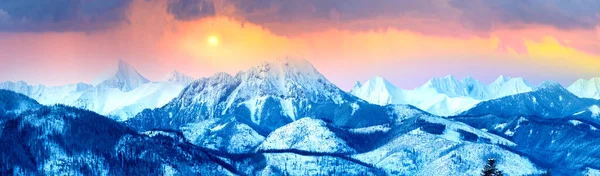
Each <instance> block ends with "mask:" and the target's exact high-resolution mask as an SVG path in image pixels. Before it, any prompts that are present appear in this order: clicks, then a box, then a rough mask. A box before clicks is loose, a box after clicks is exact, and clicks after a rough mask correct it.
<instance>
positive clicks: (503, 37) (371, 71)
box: [0, 0, 600, 90]
mask: <svg viewBox="0 0 600 176" xmlns="http://www.w3.org/2000/svg"><path fill="white" fill-rule="evenodd" d="M164 6H165V4H161V3H157V2H153V1H152V2H150V1H141V0H139V1H135V2H134V4H133V5H131V6H130V9H129V21H128V23H123V24H120V25H118V26H117V27H114V28H110V29H103V30H99V31H94V32H82V31H67V32H65V31H59V32H16V33H15V32H0V58H1V61H2V63H3V64H0V70H2V71H1V73H2V74H0V80H13V81H16V80H25V81H27V82H30V83H42V84H49V85H59V84H65V83H75V82H92V81H94V80H95V79H97V78H98V76H99V75H102V74H106V73H107V70H111V69H114V67H116V60H117V59H119V58H121V59H123V60H125V61H128V62H129V63H130V64H132V65H134V66H135V67H136V68H137V69H138V71H139V72H140V73H141V74H142V75H144V76H146V77H148V78H149V79H151V80H158V79H160V78H162V77H163V75H165V74H166V73H167V72H169V71H172V70H175V69H176V70H178V71H181V72H183V73H185V74H188V75H190V76H193V77H196V78H199V77H203V76H210V75H212V74H214V73H215V72H229V73H232V74H234V73H236V72H237V71H239V70H241V69H245V68H248V67H250V66H252V65H255V64H257V63H259V62H262V61H264V60H269V59H274V58H277V57H288V56H289V57H300V58H306V59H308V60H310V61H311V62H312V63H313V64H314V65H315V67H317V69H319V71H321V72H322V73H323V74H324V75H325V76H326V77H328V78H329V79H330V80H331V81H332V82H334V83H336V84H337V85H338V86H340V87H342V88H343V89H346V90H348V89H349V88H351V87H352V86H353V84H354V83H355V82H356V81H358V80H361V81H364V80H366V79H369V78H371V77H373V76H383V77H385V78H387V79H389V80H391V81H392V82H393V83H394V84H396V85H398V86H400V87H403V88H414V87H415V86H418V85H420V84H423V83H424V82H426V81H427V80H428V79H429V78H431V77H440V76H445V75H447V74H453V75H455V76H457V77H459V78H460V77H464V76H473V77H474V78H476V79H480V80H483V81H484V82H490V81H491V80H493V79H495V78H496V77H498V76H499V75H500V74H503V75H507V76H520V77H525V78H526V79H527V80H530V81H531V82H532V83H539V82H540V81H542V80H556V81H559V82H561V83H563V84H570V83H571V82H573V81H575V80H576V79H577V78H589V77H596V76H600V69H599V68H600V50H599V48H600V26H597V27H596V28H595V29H559V28H556V27H552V26H547V25H539V24H537V25H534V24H530V25H527V24H526V25H522V26H520V27H519V28H514V27H511V26H506V27H503V26H502V25H496V26H495V28H494V29H493V30H491V31H474V30H471V29H468V28H466V27H464V26H463V25H461V24H458V23H455V22H452V21H448V22H443V21H436V20H433V21H431V20H427V19H414V18H413V19H410V18H394V19H377V18H374V19H371V20H356V21H348V22H340V23H338V24H334V25H331V24H325V23H327V22H321V21H318V20H316V21H307V22H302V21H298V22H295V23H294V22H291V24H290V25H289V26H287V27H281V26H285V24H262V25H261V24H255V23H252V22H249V21H245V20H244V19H242V18H238V17H236V16H234V15H231V16H227V15H217V16H215V17H207V18H201V19H195V20H187V21H181V20H176V19H175V18H174V17H173V16H172V15H171V14H169V13H168V12H167V11H165V10H164V9H165V7H164ZM222 11H227V9H224V10H222ZM390 23H394V24H406V25H411V27H410V28H398V27H395V26H388V27H385V26H386V24H390ZM302 25H313V27H307V30H306V31H305V32H290V33H281V32H275V31H276V30H278V28H292V27H297V28H296V29H303V28H301V27H302ZM317 25H323V26H324V27H319V28H314V26H317ZM361 25H364V26H379V27H378V28H376V29H372V30H352V29H350V28H345V27H344V26H361ZM327 26H330V27H327ZM211 36H214V37H216V38H218V40H219V43H218V44H217V45H211V44H210V43H209V42H208V40H209V37H211Z"/></svg>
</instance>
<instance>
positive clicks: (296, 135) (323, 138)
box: [258, 118, 355, 154]
mask: <svg viewBox="0 0 600 176" xmlns="http://www.w3.org/2000/svg"><path fill="white" fill-rule="evenodd" d="M317 144H318V145H317ZM289 149H295V150H301V151H309V152H319V153H336V154H350V153H354V152H355V151H354V149H352V148H350V147H349V146H348V145H347V144H346V142H345V141H344V140H342V139H340V138H339V137H337V136H336V135H335V133H333V132H332V131H331V130H329V128H328V127H327V126H326V123H325V122H324V121H323V120H319V119H312V118H302V119H300V120H297V121H295V122H292V123H290V124H287V125H285V126H283V127H281V128H278V129H276V130H275V131H273V132H272V133H271V134H269V136H268V137H267V138H266V139H265V141H264V142H263V143H262V144H261V145H260V146H259V148H258V150H263V151H264V150H267V151H268V150H289Z"/></svg>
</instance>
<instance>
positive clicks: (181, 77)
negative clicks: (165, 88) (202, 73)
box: [163, 70, 194, 84]
mask: <svg viewBox="0 0 600 176" xmlns="http://www.w3.org/2000/svg"><path fill="white" fill-rule="evenodd" d="M163 80H164V81H166V82H169V83H180V84H189V83H191V82H192V81H194V78H192V77H190V76H187V75H185V74H183V73H181V72H179V71H177V70H173V71H172V72H169V74H167V75H166V76H165V77H164V78H163Z"/></svg>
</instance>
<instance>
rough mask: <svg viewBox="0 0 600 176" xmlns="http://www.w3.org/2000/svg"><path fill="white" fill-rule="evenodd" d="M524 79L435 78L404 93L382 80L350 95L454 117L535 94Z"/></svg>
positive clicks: (374, 80) (368, 84)
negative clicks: (497, 101)
mask: <svg viewBox="0 0 600 176" xmlns="http://www.w3.org/2000/svg"><path fill="white" fill-rule="evenodd" d="M533 89H534V88H533V86H531V85H529V84H528V83H527V82H526V81H524V80H523V79H522V78H506V77H503V76H500V77H499V78H498V79H497V80H496V81H494V82H492V83H491V84H489V85H487V86H486V85H485V84H483V83H481V82H480V81H477V80H475V79H473V78H471V77H467V78H465V79H463V80H461V81H459V80H457V79H456V78H455V77H453V76H451V75H449V76H446V77H443V78H433V79H431V80H429V81H428V82H427V83H425V84H424V85H423V86H421V87H418V88H416V89H413V90H403V89H400V88H398V87H396V86H394V85H392V84H391V83H390V82H388V81H386V80H385V79H384V78H381V77H374V78H373V79H370V80H368V81H367V82H365V83H364V84H360V83H359V84H357V85H356V86H355V87H354V88H353V89H352V90H351V91H350V93H351V94H352V95H355V96H357V97H360V98H362V99H364V100H366V101H368V102H370V103H373V104H378V105H388V104H408V105H413V106H416V107H418V108H420V109H423V110H425V111H427V112H429V113H432V114H436V115H440V116H452V115H456V114H458V113H460V112H463V111H466V110H468V109H470V108H472V107H473V106H475V105H476V104H477V103H479V102H481V101H485V100H489V99H494V98H500V97H504V96H508V95H513V94H517V93H523V92H529V91H532V90H533Z"/></svg>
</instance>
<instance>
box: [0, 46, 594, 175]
mask: <svg viewBox="0 0 600 176" xmlns="http://www.w3.org/2000/svg"><path fill="white" fill-rule="evenodd" d="M121 67H123V69H121ZM121 71H122V73H121ZM173 75H175V76H172V77H173V78H176V79H175V80H188V81H189V79H181V78H185V77H181V76H177V75H180V74H173ZM142 78H143V77H142V76H139V73H137V71H135V69H132V68H131V67H128V66H127V64H124V63H120V64H119V72H117V74H116V76H114V77H113V78H111V79H107V81H104V82H102V83H100V84H98V85H95V86H92V85H86V84H81V85H72V86H70V87H69V86H64V87H63V89H67V88H66V87H68V88H69V89H68V90H70V91H71V92H79V91H77V90H79V89H82V90H85V91H84V92H86V91H87V90H92V89H96V90H98V89H102V90H111V91H118V92H122V93H124V94H128V93H129V92H135V91H136V90H141V89H142V88H143V87H145V86H150V85H158V84H164V85H173V84H174V82H175V83H177V82H179V81H174V82H173V81H163V82H159V83H153V82H149V81H148V80H147V79H145V78H143V79H142ZM167 80H168V79H167ZM578 82H579V81H578ZM594 86H595V84H594V82H593V80H592V81H585V80H582V81H581V83H576V84H574V85H573V86H570V87H569V88H567V89H565V88H563V87H562V86H561V85H559V84H557V83H552V82H545V83H542V84H540V85H539V86H537V87H534V86H531V85H530V84H528V83H527V82H526V81H525V80H523V79H521V78H505V77H500V78H498V79H497V80H496V81H494V82H493V83H491V84H489V85H485V84H483V83H481V82H479V81H477V80H474V79H473V78H465V79H463V80H460V81H459V80H457V79H456V78H454V77H452V76H447V77H444V78H435V79H432V80H430V81H428V82H427V83H426V84H425V85H423V86H421V87H419V88H416V89H414V90H403V89H400V88H397V87H396V86H393V85H392V84H391V83H389V82H388V81H386V80H385V79H383V78H380V77H375V78H373V79H371V80H369V81H367V82H365V84H357V86H355V88H354V89H353V90H352V91H351V92H345V91H343V90H341V89H340V88H338V87H337V86H335V85H334V84H333V83H331V82H329V81H328V80H327V78H325V76H323V75H322V74H321V73H319V72H318V71H317V70H316V69H315V68H314V67H313V66H312V64H310V63H309V62H307V61H306V60H302V59H293V58H283V59H278V60H275V61H271V62H265V63H263V64H260V65H258V66H255V67H252V68H249V69H248V70H244V71H240V72H239V73H237V74H235V75H229V74H227V73H217V74H215V75H213V76H210V77H206V78H200V79H197V80H195V81H192V82H191V83H189V84H187V86H185V88H182V89H181V90H179V91H176V90H165V89H157V90H160V91H157V92H164V93H165V94H176V95H175V96H173V97H172V98H170V99H169V100H167V102H166V103H165V104H164V105H157V104H156V103H154V101H150V100H142V99H140V101H139V102H146V101H150V102H153V103H150V104H144V105H147V106H146V108H144V110H140V111H139V113H135V114H134V115H127V118H108V117H106V115H107V114H104V116H103V115H102V114H103V113H98V114H97V113H96V112H97V111H95V110H94V108H90V107H95V106H107V104H105V103H107V102H108V101H96V102H97V104H93V103H92V104H93V105H94V106H75V107H68V106H64V105H53V104H52V103H50V104H46V103H42V104H39V103H38V101H39V102H43V101H41V100H46V99H49V98H46V99H44V98H40V97H51V98H52V97H53V96H73V94H75V93H71V92H69V91H66V92H67V93H64V95H61V94H59V93H62V92H61V91H56V92H59V93H54V92H52V91H49V90H50V88H43V89H41V90H44V91H41V92H42V93H44V94H47V95H43V96H41V95H40V94H41V93H38V94H36V93H31V92H36V91H32V90H35V89H33V88H31V87H35V86H22V87H25V88H19V87H18V86H13V87H11V88H15V89H14V90H17V91H14V92H13V91H4V90H0V129H1V130H0V147H2V148H6V149H8V150H2V151H0V161H1V162H0V174H1V175H5V174H22V175H60V174H82V175H124V174H126V175H480V173H481V169H482V168H483V167H484V166H485V164H486V161H487V159H488V158H496V159H497V161H498V169H499V170H501V171H502V172H503V173H504V174H506V175H535V174H542V173H544V172H545V171H546V170H550V171H552V174H556V175H566V174H569V175H573V174H575V175H578V174H581V175H585V174H590V173H591V174H593V173H596V172H600V170H598V169H600V163H599V161H600V155H598V153H599V152H600V151H598V150H600V147H599V146H600V145H598V143H599V142H600V141H598V139H600V132H599V131H598V128H600V121H599V120H598V118H599V117H600V108H599V107H600V101H599V100H597V99H594V98H595V97H593V95H595V94H593V93H589V92H593V91H594ZM18 90H22V91H21V92H25V93H22V94H20V93H17V92H19V91H18ZM574 90H578V91H574ZM595 90H597V89H595ZM173 92H175V93H173ZM33 95H37V96H33ZM28 96H29V97H28ZM30 97H31V98H30ZM36 97H37V98H36ZM92 99H93V98H92ZM150 99H151V98H150ZM36 100H37V101H36ZM152 100H154V99H152ZM111 106H113V105H111ZM154 107H158V108H154ZM81 108H83V109H81ZM85 109H88V110H85ZM89 110H92V111H94V112H92V111H89ZM440 113H442V114H440ZM444 113H445V114H451V115H448V117H445V116H446V115H443V114H444ZM110 114H111V113H108V116H109V117H110ZM440 115H443V116H440ZM15 146H16V147H15Z"/></svg>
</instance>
